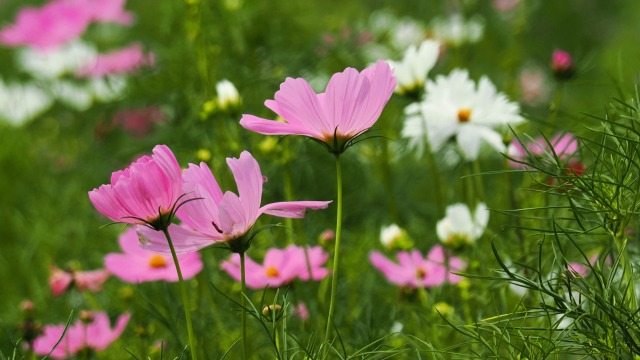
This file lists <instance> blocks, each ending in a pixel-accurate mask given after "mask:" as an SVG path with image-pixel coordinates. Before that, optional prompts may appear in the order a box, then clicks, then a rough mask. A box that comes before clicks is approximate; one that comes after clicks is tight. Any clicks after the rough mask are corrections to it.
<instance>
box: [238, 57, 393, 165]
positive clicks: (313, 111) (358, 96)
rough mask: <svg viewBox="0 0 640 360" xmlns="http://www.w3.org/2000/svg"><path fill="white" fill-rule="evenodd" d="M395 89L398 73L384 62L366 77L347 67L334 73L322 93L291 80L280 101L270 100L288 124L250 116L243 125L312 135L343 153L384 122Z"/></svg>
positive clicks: (269, 104) (277, 132) (264, 130)
mask: <svg viewBox="0 0 640 360" xmlns="http://www.w3.org/2000/svg"><path fill="white" fill-rule="evenodd" d="M395 86H396V79H395V78H394V76H393V71H392V70H391V68H390V67H389V64H387V63H386V62H384V61H378V62H377V63H376V64H375V65H373V66H371V67H369V68H367V69H365V70H363V71H362V72H361V73H359V72H358V71H357V70H355V69H352V68H347V69H346V70H345V71H343V72H341V73H336V74H334V75H333V76H332V77H331V80H329V84H328V85H327V89H326V92H324V93H320V94H316V93H315V92H314V91H313V90H312V89H311V86H310V85H309V83H308V82H307V81H306V80H304V79H301V78H297V79H292V78H287V79H286V80H285V82H284V83H282V84H281V85H280V90H278V91H277V92H276V94H275V97H274V98H275V100H267V101H266V102H265V106H266V107H268V108H269V109H271V110H272V111H273V112H275V113H276V114H277V115H279V116H280V117H282V118H283V119H284V120H285V121H286V122H280V121H274V120H267V119H263V118H259V117H257V116H253V115H248V114H244V115H243V116H242V119H241V120H240V125H242V127H244V128H245V129H248V130H251V131H254V132H257V133H260V134H265V135H303V136H308V137H310V138H313V139H316V140H318V141H319V142H321V143H323V144H324V145H325V146H326V147H327V149H328V150H329V151H330V152H332V153H334V154H336V155H338V154H341V153H342V152H344V150H346V148H347V147H348V146H349V145H351V140H353V139H354V138H355V137H357V136H359V135H361V134H362V133H364V132H365V131H366V130H368V129H369V128H370V127H371V126H373V124H374V123H375V122H376V121H377V120H378V117H379V116H380V114H381V113H382V110H383V108H384V106H385V105H386V103H387V101H389V98H390V97H391V94H392V93H393V91H394V89H395Z"/></svg>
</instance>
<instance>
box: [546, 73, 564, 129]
mask: <svg viewBox="0 0 640 360" xmlns="http://www.w3.org/2000/svg"><path fill="white" fill-rule="evenodd" d="M563 95H564V84H563V83H562V82H560V83H558V86H557V87H556V91H555V94H554V97H553V101H552V103H551V113H550V114H549V126H550V127H551V128H553V127H555V125H556V124H555V123H556V120H557V119H558V112H559V111H560V104H562V97H563Z"/></svg>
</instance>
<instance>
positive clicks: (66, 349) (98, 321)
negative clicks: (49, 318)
mask: <svg viewBox="0 0 640 360" xmlns="http://www.w3.org/2000/svg"><path fill="white" fill-rule="evenodd" d="M130 317H131V315H130V314H129V313H125V314H123V315H121V316H120V317H119V318H118V320H117V322H116V326H115V328H113V329H111V326H110V324H109V317H108V316H107V314H105V313H103V312H94V313H90V318H91V319H90V322H87V321H85V320H82V319H81V320H77V321H76V322H75V323H74V324H73V325H69V327H68V328H67V332H66V333H65V334H64V337H63V338H62V340H61V341H60V343H59V344H58V346H57V347H55V345H56V343H57V342H58V340H60V337H61V336H62V334H63V333H64V329H65V324H60V325H47V326H45V327H44V333H43V334H42V335H41V336H38V337H37V338H36V339H35V340H34V342H33V352H34V353H36V354H37V355H47V354H49V352H50V351H51V350H52V349H53V348H54V347H55V349H54V350H53V352H51V355H50V356H51V357H52V358H54V359H67V358H70V357H72V356H73V355H75V354H77V353H78V352H80V351H82V350H84V349H91V350H95V351H102V350H104V349H106V348H107V347H108V346H109V345H110V344H111V343H112V342H114V341H115V340H116V339H117V338H118V337H120V335H121V334H122V332H123V331H124V329H125V327H126V326H127V323H128V322H129V318H130Z"/></svg>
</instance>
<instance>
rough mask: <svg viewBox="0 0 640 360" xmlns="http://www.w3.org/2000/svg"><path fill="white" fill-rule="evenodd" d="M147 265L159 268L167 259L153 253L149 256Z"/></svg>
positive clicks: (163, 265) (164, 265)
mask: <svg viewBox="0 0 640 360" xmlns="http://www.w3.org/2000/svg"><path fill="white" fill-rule="evenodd" d="M149 266H151V267H152V268H154V269H159V268H163V267H166V266H167V259H165V258H164V256H162V255H160V254H155V255H153V256H152V257H150V258H149Z"/></svg>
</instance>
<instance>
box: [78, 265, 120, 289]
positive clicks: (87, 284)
mask: <svg viewBox="0 0 640 360" xmlns="http://www.w3.org/2000/svg"><path fill="white" fill-rule="evenodd" d="M109 276H111V273H110V272H109V271H108V269H100V270H93V271H74V272H73V283H74V285H75V286H76V289H78V290H79V291H83V290H89V291H91V292H98V291H102V285H103V284H104V282H105V281H107V279H108V278H109Z"/></svg>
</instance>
